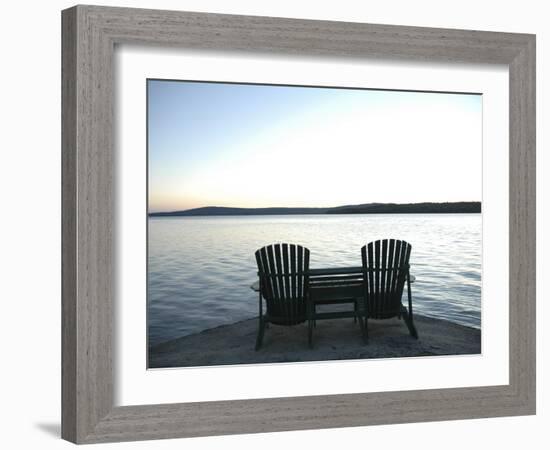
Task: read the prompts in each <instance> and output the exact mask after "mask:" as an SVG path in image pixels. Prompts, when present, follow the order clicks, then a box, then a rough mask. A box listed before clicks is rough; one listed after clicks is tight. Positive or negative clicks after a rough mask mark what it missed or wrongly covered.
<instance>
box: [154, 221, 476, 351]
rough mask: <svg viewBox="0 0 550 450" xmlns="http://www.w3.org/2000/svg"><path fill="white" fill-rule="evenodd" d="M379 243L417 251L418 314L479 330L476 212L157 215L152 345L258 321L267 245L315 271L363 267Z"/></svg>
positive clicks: (413, 268)
mask: <svg viewBox="0 0 550 450" xmlns="http://www.w3.org/2000/svg"><path fill="white" fill-rule="evenodd" d="M383 238H395V239H404V240H406V241H408V242H409V243H410V244H411V245H412V253H411V261H410V262H411V273H412V274H414V275H415V276H416V282H415V283H414V284H413V285H412V293H413V307H414V311H415V312H417V313H419V314H422V315H425V316H430V317H437V318H443V319H446V320H450V321H453V322H456V323H460V324H464V325H469V326H473V327H476V328H479V327H480V320H481V215H480V214H380V215H378V214H377V215H368V214H366V215H347V214H346V215H303V216H299V215H296V216H231V217H227V216H226V217H160V218H150V219H149V240H148V245H149V261H148V275H149V278H148V316H147V317H148V319H147V320H148V328H149V330H148V333H149V344H150V345H155V344H158V343H160V342H164V341H167V340H170V339H174V338H177V337H180V336H184V335H187V334H192V333H196V332H199V331H202V330H205V329H208V328H212V327H216V326H219V325H222V324H229V323H234V322H237V321H239V320H242V319H246V318H251V317H257V314H258V296H257V294H256V293H255V292H253V291H252V290H251V289H250V284H251V283H253V282H254V281H256V271H257V269H256V261H255V259H254V251H255V250H256V249H258V248H260V247H262V246H264V245H267V244H271V243H275V242H289V243H296V244H301V245H304V246H306V247H308V248H309V249H310V251H311V256H310V267H312V268H316V267H338V266H360V265H361V252H360V249H361V246H363V245H364V244H366V243H367V242H369V241H372V240H376V239H383Z"/></svg>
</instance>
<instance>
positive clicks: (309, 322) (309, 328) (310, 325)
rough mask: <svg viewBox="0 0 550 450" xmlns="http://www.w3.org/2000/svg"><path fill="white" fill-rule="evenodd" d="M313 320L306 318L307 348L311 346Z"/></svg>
mask: <svg viewBox="0 0 550 450" xmlns="http://www.w3.org/2000/svg"><path fill="white" fill-rule="evenodd" d="M314 323H315V321H314V320H311V319H309V320H308V332H307V343H308V345H309V348H313V326H314Z"/></svg>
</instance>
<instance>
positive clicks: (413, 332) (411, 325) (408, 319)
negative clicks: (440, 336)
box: [401, 307, 418, 339]
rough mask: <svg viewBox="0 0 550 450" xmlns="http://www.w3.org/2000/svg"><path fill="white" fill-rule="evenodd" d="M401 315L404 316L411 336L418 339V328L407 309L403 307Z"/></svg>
mask: <svg viewBox="0 0 550 450" xmlns="http://www.w3.org/2000/svg"><path fill="white" fill-rule="evenodd" d="M401 314H402V316H403V320H404V321H405V324H406V325H407V328H408V329H409V333H410V334H411V336H412V337H413V338H415V339H418V332H417V331H416V327H415V326H414V323H413V318H412V314H409V312H408V311H407V309H406V308H405V307H403V309H402V310H401Z"/></svg>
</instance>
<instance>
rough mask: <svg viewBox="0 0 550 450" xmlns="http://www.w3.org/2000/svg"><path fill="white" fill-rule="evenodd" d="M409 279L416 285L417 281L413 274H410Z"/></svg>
mask: <svg viewBox="0 0 550 450" xmlns="http://www.w3.org/2000/svg"><path fill="white" fill-rule="evenodd" d="M409 279H410V280H411V283H414V282H415V281H416V277H415V276H414V275H412V274H409Z"/></svg>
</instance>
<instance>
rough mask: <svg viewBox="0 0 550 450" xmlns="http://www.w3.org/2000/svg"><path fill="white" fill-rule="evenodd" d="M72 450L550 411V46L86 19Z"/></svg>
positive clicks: (71, 287)
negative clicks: (545, 386) (538, 277)
mask: <svg viewBox="0 0 550 450" xmlns="http://www.w3.org/2000/svg"><path fill="white" fill-rule="evenodd" d="M62 23H63V57H62V65H63V67H62V78H63V80H62V81H63V91H62V92H63V112H62V122H63V138H62V145H63V149H62V150H63V249H62V250H63V299H62V304H63V316H62V317H63V320H62V326H63V333H62V336H63V342H62V344H63V368H62V375H63V383H62V385H63V389H62V395H63V398H62V406H63V408H62V410H63V412H62V435H63V437H64V438H65V439H67V440H70V441H72V442H76V443H93V442H111V441H124V440H140V439H159V438H175V437H191V436H209V435H221V434H235V433H257V432H270V431H284V430H299V429H316V428H329V427H330V428H334V427H346V426H360V425H370V424H389V423H402V422H414V421H430V420H451V419H463V418H479V417H492V416H509V415H524V414H534V413H535V37H534V36H533V35H526V34H513V33H494V32H482V31H466V30H449V29H433V28H418V27H404V26H390V25H372V24H360V23H343V22H329V21H308V20H298V19H281V18H269V17H249V16H231V15H218V14H203V13H188V12H175V11H155V10H142V9H127V8H109V7H99V6H75V7H73V8H70V9H67V10H65V11H63V13H62Z"/></svg>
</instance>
